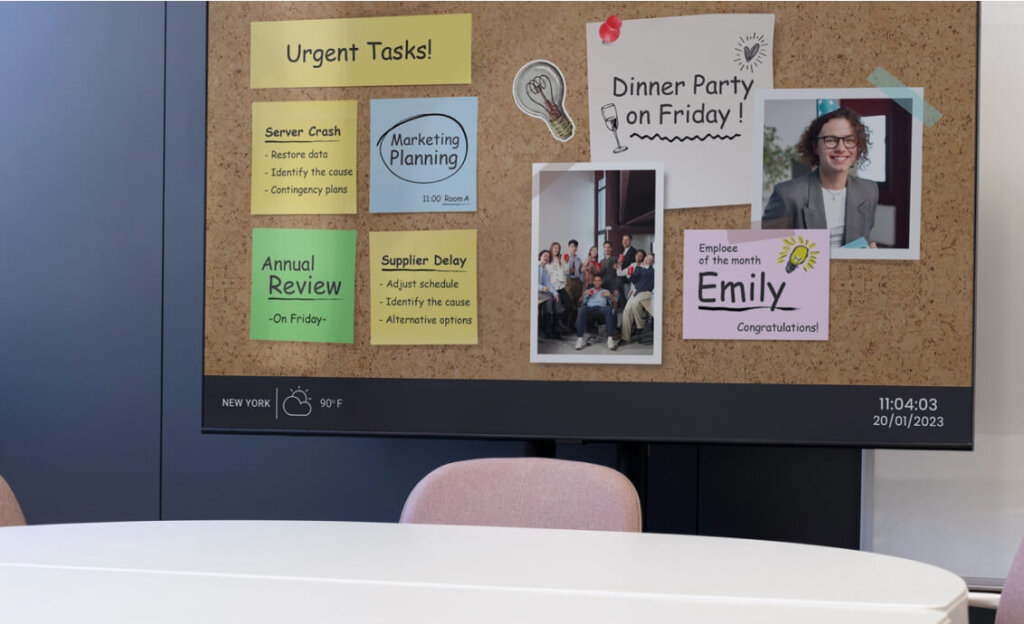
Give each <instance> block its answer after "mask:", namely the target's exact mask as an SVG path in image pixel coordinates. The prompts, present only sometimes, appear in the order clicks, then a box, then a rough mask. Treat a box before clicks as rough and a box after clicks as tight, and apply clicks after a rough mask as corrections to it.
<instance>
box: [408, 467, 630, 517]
mask: <svg viewBox="0 0 1024 624" xmlns="http://www.w3.org/2000/svg"><path fill="white" fill-rule="evenodd" d="M401 522H412V523H420V524H474V525H484V526H509V527H531V528H549V529H590V530H596V531H634V532H639V531H640V530H641V518H640V497H639V496H637V493H636V489H635V488H634V487H633V484H632V483H630V481H629V479H627V478H626V477H624V476H623V475H622V474H621V473H619V472H617V471H615V470H612V469H611V468H606V467H605V466H598V465H596V464H587V463H583V462H575V461H565V460H559V459H547V458H542V457H513V458H493V459H473V460H469V461H461V462H455V463H452V464H446V465H444V466H441V467H440V468H437V469H436V470H434V471H433V472H431V473H430V474H428V475H427V476H425V477H423V479H422V480H421V481H420V482H419V483H417V484H416V487H415V488H413V490H412V492H411V493H410V494H409V498H408V499H407V500H406V501H405V507H404V508H403V509H402V518H401Z"/></svg>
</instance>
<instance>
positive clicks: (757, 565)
mask: <svg viewBox="0 0 1024 624" xmlns="http://www.w3.org/2000/svg"><path fill="white" fill-rule="evenodd" d="M525 621H529V622H531V623H533V622H559V623H562V622H588V623H594V622H608V623H611V622H615V623H616V624H621V622H625V621H645V622H680V621H700V622H737V621H742V622H754V623H760V622H765V623H767V622H780V621H785V622H788V623H794V622H795V623H802V622H808V623H809V622H815V623H818V622H830V623H839V624H843V623H846V622H850V623H853V622H872V623H878V622H894V623H896V622H900V623H908V624H909V623H916V622H920V623H922V624H924V623H939V622H948V623H952V624H966V623H967V588H966V586H965V584H964V582H963V580H961V579H960V578H959V577H958V576H956V575H954V574H952V573H950V572H947V571H945V570H942V569H939V568H936V567H933V566H930V565H926V564H923V563H918V562H914V561H909V560H905V559H898V558H895V557H889V556H884V555H877V554H872V553H864V552H858V551H850V550H842V549H835V548H823V547H816V546H804V545H798V544H787V543H780V542H765V541H754V540H738V539H724V538H712V537H697V536H685V535H661V534H630V533H610V532H599V531H565V530H550V529H514V528H498V527H466V526H437V525H410V524H405V525H400V524H371V523H350V522H266V521H237V522H236V521H232V522H227V521H203V522H138V523H110V524H77V525H44V526H29V527H8V528H3V529H0V622H12V623H13V622H18V623H19V624H23V623H36V622H76V623H83V622H97V623H103V624H121V623H124V624H129V623H130V624H137V623H138V622H148V623H151V622H156V623H162V622H175V623H180V622H189V623H196V622H245V623H246V624H262V623H271V622H273V623H275V624H284V623H289V624H291V623H297V622H317V623H319V622H333V623H337V622H359V623H360V624H364V623H377V622H380V623H383V622H388V623H392V622H417V623H421V622H444V623H446V624H450V623H460V622H464V623H466V624H481V623H484V622H486V623H489V624H490V623H497V624H503V623H506V622H507V623H508V624H512V623H515V624H521V623H522V622H525Z"/></svg>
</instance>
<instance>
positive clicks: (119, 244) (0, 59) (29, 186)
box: [0, 3, 164, 523]
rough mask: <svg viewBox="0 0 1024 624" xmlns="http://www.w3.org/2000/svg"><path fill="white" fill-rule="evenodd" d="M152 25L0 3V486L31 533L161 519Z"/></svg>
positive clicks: (130, 7) (153, 16)
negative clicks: (1, 482) (34, 528)
mask: <svg viewBox="0 0 1024 624" xmlns="http://www.w3.org/2000/svg"><path fill="white" fill-rule="evenodd" d="M163 20H164V7H163V5H162V4H157V3H152V4H149V3H147V4H134V3H125V4H120V3H117V4H64V3H54V4H50V3H38V4H37V3H27V4H22V3H16V4H7V3H0V85H2V88H0V116H2V119H3V121H2V122H0V146H2V147H0V397H2V398H0V473H3V474H4V476H6V477H7V479H8V480H9V481H10V482H11V485H12V486H13V487H14V489H15V491H16V493H17V495H18V497H19V498H20V499H21V502H22V506H23V507H24V510H25V515H26V516H27V518H28V520H29V522H32V523H46V522H77V521H93V520H128V519H144V518H155V517H157V514H158V501H159V497H158V493H159V489H158V488H159V478H158V475H159V454H158V449H159V418H160V313H161V305H160V279H161V249H160V229H161V205H162V200H163V198H162V194H161V185H162V175H163V174H162V162H163V137H162V115H163V41H164V21H163Z"/></svg>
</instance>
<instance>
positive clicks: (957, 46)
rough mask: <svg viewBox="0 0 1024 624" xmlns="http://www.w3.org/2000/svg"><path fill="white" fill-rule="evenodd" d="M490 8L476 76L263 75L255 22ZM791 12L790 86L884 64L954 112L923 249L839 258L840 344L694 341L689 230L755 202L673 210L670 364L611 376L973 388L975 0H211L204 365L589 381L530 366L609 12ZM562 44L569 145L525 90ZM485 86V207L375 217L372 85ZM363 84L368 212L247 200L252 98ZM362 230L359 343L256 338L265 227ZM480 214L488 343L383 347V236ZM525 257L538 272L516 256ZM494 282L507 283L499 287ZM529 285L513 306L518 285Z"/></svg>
mask: <svg viewBox="0 0 1024 624" xmlns="http://www.w3.org/2000/svg"><path fill="white" fill-rule="evenodd" d="M463 12H467V13H471V14H472V15H473V82H472V84H468V85H454V86H453V85H433V86H403V87H351V88H304V89H250V88H249V24H250V22H253V21H275V20H300V19H320V18H339V17H366V16H378V15H379V16H385V15H423V14H433V13H463ZM613 13H615V14H618V15H620V16H621V17H622V18H623V19H639V18H648V17H662V16H674V15H687V14H697V13H774V14H775V16H776V19H775V50H774V64H775V66H774V71H775V86H776V88H818V87H829V88H832V87H870V86H871V85H870V84H869V83H868V82H867V76H868V75H869V74H870V73H871V72H872V71H873V70H874V69H875V68H876V67H879V66H881V67H884V68H885V69H887V70H888V71H889V72H891V73H892V74H894V75H895V76H897V77H899V78H900V79H901V80H902V81H903V82H904V83H905V84H907V85H909V86H921V87H924V89H925V98H926V99H927V101H928V102H929V103H930V104H932V105H933V106H935V108H937V109H938V110H939V111H941V112H942V113H943V115H944V116H943V118H942V119H941V120H940V121H939V122H938V123H937V124H935V125H934V126H932V127H931V128H927V127H926V128H925V129H924V139H923V162H924V166H923V175H922V189H923V190H922V196H921V214H922V217H921V259H920V260H919V261H852V260H846V261H843V260H839V261H834V262H833V263H832V267H831V273H832V278H831V313H830V315H831V316H830V321H829V322H830V326H831V330H830V339H829V340H828V341H827V342H782V341H779V342H773V341H734V342H728V341H705V340H701V341H696V340H688V341H683V339H682V305H681V297H682V269H681V265H682V258H683V247H682V245H683V232H684V230H687V229H718V228H721V229H746V228H749V227H750V207H749V205H739V206H726V207H716V208H696V209H687V210H666V211H665V235H664V251H663V253H662V255H661V258H660V259H659V261H658V265H659V266H660V267H661V270H663V271H664V291H665V298H664V310H663V319H662V320H661V331H662V341H663V342H662V345H663V363H662V364H661V365H660V366H607V365H605V366H603V367H602V372H601V376H602V378H603V379H605V380H609V381H631V380H642V381H653V382H699V383H774V384H786V383H792V384H852V385H888V386H899V385H919V386H928V385H935V386H970V385H971V371H972V343H973V296H974V293H973V288H974V282H973V280H974V223H975V215H974V211H975V203H974V189H975V144H976V141H975V128H976V124H975V122H976V119H975V115H976V108H975V101H976V95H977V94H976V70H977V67H976V62H977V6H976V5H975V4H971V3H956V4H942V5H941V6H935V5H932V4H930V3H864V4H861V3H789V2H785V3H770V2H763V3H727V2H717V3H715V2H711V3H646V2H637V3H633V2H629V3H577V2H572V3H534V2H530V3H525V2H524V3H516V2H510V3H504V2H493V3H492V2H487V3H441V2H402V3H390V2H388V3H359V2H351V3H350V2H344V3H270V2H268V3H244V2H238V3H234V2H232V3H217V2H214V3H211V4H210V5H209V33H208V35H209V36H208V42H209V43H208V46H209V49H208V54H209V64H208V94H207V97H208V100H207V103H208V110H207V204H206V303H205V327H206V330H205V363H204V373H205V374H206V375H239V376H271V377H273V376H296V377H300V376H308V377H367V378H422V379H431V378H436V379H520V380H579V379H581V378H583V374H582V372H583V369H584V366H586V367H587V369H588V370H593V368H592V367H593V366H600V365H594V364H589V365H577V364H530V363H529V351H530V350H529V340H530V305H532V302H533V299H532V298H531V297H530V296H529V293H530V276H531V272H530V269H531V268H532V267H533V266H534V263H535V260H534V259H533V258H531V253H530V236H531V229H530V211H531V203H530V202H531V186H530V185H531V179H530V176H531V164H532V163H534V162H585V161H588V160H589V154H590V150H589V140H590V137H589V129H588V128H589V126H588V123H589V122H588V119H587V114H588V112H587V84H586V75H587V72H586V69H587V55H586V42H585V38H584V27H585V24H586V23H588V22H603V21H604V20H605V18H607V17H608V15H611V14H613ZM539 58H544V59H549V60H551V61H552V62H554V63H556V64H557V65H558V66H559V67H560V68H561V69H562V71H563V72H564V74H565V76H566V81H567V83H568V88H567V95H566V102H565V107H566V110H567V111H569V114H570V115H571V116H572V117H573V119H574V121H575V123H576V136H575V137H574V138H573V139H572V140H570V141H569V142H568V143H565V144H562V143H559V142H557V141H555V140H553V139H552V138H551V135H550V134H549V132H548V130H547V128H546V127H545V126H544V124H542V123H540V122H538V121H537V120H536V119H533V118H530V117H528V116H526V115H524V114H523V113H522V112H520V111H519V109H518V108H517V107H516V105H515V102H514V101H513V99H512V95H511V83H512V79H513V78H514V76H515V74H516V72H517V71H518V70H519V68H520V67H521V66H522V65H523V64H525V63H527V62H529V61H531V60H534V59H539ZM451 96H477V97H479V98H480V109H479V132H478V145H479V152H478V183H477V190H478V205H479V209H478V211H477V212H475V213H435V214H394V215H388V214H374V215H371V214H369V212H368V207H369V158H368V154H369V141H370V133H369V125H370V117H369V111H370V100H371V99H374V98H398V97H451ZM349 99H351V100H357V101H358V102H359V104H358V106H359V131H358V132H359V134H358V150H359V164H358V202H359V209H358V214H355V215H338V216H290V215H288V216H286V215H279V216H259V215H251V214H250V212H249V193H250V190H249V187H250V155H251V153H250V152H251V119H250V111H251V103H252V102H254V101H301V100H349ZM256 227H268V228H315V229H353V230H357V231H358V251H357V271H356V302H355V342H354V344H351V345H342V344H318V343H298V342H271V341H255V340H250V339H249V304H250V299H249V297H250V284H249V282H250V261H251V249H250V246H251V231H252V229H253V228H256ZM428 229H429V230H433V229H475V230H477V236H478V254H479V256H478V261H479V267H480V269H479V274H478V289H479V302H478V305H479V319H478V320H479V330H480V333H479V336H480V341H479V344H477V345H474V346H389V347H381V346H378V347H373V346H371V345H370V331H369V319H370V299H369V269H368V265H367V258H368V257H369V233H370V232H371V231H382V230H428ZM510 264H515V265H517V266H522V267H523V270H522V271H510V270H509V268H508V267H509V266H510ZM496 286H501V289H500V292H499V289H498V288H496ZM510 291H511V292H522V293H523V297H522V302H521V304H518V305H514V306H509V305H507V303H506V297H507V295H506V293H508V292H510Z"/></svg>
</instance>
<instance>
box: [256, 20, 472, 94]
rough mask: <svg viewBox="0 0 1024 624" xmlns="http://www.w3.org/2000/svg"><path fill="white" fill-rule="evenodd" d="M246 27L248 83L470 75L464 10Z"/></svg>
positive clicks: (351, 82)
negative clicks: (247, 37) (248, 64)
mask: <svg viewBox="0 0 1024 624" xmlns="http://www.w3.org/2000/svg"><path fill="white" fill-rule="evenodd" d="M250 34H251V40H250V56H249V61H250V67H249V84H250V86H251V87H252V88H253V89H275V88H282V87H365V86H369V85H420V84H469V82H470V81H471V68H472V56H473V33H472V16H471V15H470V14H469V13H458V14H454V15H407V16H403V17H356V18H349V19H321V20H301V21H289V22H253V23H252V24H251V25H250Z"/></svg>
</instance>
